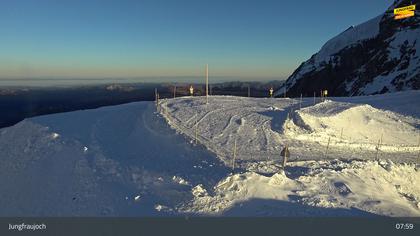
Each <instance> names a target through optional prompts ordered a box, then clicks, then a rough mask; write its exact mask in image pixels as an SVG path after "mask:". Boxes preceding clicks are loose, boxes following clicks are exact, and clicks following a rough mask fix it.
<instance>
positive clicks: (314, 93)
mask: <svg viewBox="0 0 420 236" xmlns="http://www.w3.org/2000/svg"><path fill="white" fill-rule="evenodd" d="M315 103H316V93H315V92H314V105H315Z"/></svg>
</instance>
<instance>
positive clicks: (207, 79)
mask: <svg viewBox="0 0 420 236" xmlns="http://www.w3.org/2000/svg"><path fill="white" fill-rule="evenodd" d="M208 103H209V64H206V104H208Z"/></svg>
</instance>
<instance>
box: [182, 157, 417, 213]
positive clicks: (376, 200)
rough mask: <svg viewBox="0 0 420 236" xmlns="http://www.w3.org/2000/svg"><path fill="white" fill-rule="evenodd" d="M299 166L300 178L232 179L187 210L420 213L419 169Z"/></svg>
mask: <svg viewBox="0 0 420 236" xmlns="http://www.w3.org/2000/svg"><path fill="white" fill-rule="evenodd" d="M293 168H304V169H305V172H306V173H304V174H302V175H301V176H298V177H295V178H289V177H287V174H285V173H284V172H279V173H276V174H274V175H272V176H265V175H262V174H257V173H255V172H245V173H240V174H235V175H232V176H229V177H227V178H226V179H224V180H223V181H221V182H219V184H217V185H216V186H215V190H214V192H215V194H214V195H213V196H209V195H204V196H196V198H195V199H194V200H193V201H192V202H191V203H190V204H188V205H186V206H185V207H184V208H182V209H183V210H185V211H186V212H200V213H202V214H210V215H230V216H255V215H258V216H313V215H323V216H330V215H336V214H337V213H338V212H340V213H339V214H340V215H345V216H360V215H368V213H367V212H374V213H376V214H380V215H388V216H418V215H419V214H420V210H419V207H418V204H419V200H420V199H419V196H420V195H419V194H420V192H419V191H420V188H419V187H418V186H419V184H420V182H419V181H420V172H419V171H418V170H416V168H415V166H414V165H395V164H394V163H392V162H390V161H389V162H375V161H373V162H372V161H369V162H362V161H354V162H350V163H347V162H342V161H334V162H329V161H327V162H315V161H312V162H296V163H292V164H291V166H289V169H293ZM355 208H356V209H355ZM291 209H293V210H291ZM343 209H346V210H343ZM357 209H358V210H357ZM359 210H362V211H359ZM363 211H364V212H363Z"/></svg>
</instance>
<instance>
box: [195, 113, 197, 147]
mask: <svg viewBox="0 0 420 236" xmlns="http://www.w3.org/2000/svg"><path fill="white" fill-rule="evenodd" d="M197 143H198V114H197V113H195V144H197Z"/></svg>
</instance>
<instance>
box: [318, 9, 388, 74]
mask: <svg viewBox="0 0 420 236" xmlns="http://www.w3.org/2000/svg"><path fill="white" fill-rule="evenodd" d="M382 17H383V14H381V15H379V16H377V17H375V18H373V19H371V20H368V21H366V22H364V23H362V24H360V25H357V26H351V27H350V28H348V29H347V30H345V31H344V32H342V33H340V34H339V35H337V36H335V37H334V38H332V39H330V40H328V42H326V43H325V44H324V45H323V46H322V48H321V50H319V52H318V53H317V54H315V63H314V66H316V67H318V66H320V64H321V63H322V62H328V61H329V60H330V58H331V56H332V55H334V54H336V53H337V52H339V51H340V50H342V49H343V48H345V47H350V46H352V45H353V44H356V43H358V42H361V41H363V40H366V39H371V38H374V37H376V36H377V35H378V33H379V22H380V21H381V19H382Z"/></svg>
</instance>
